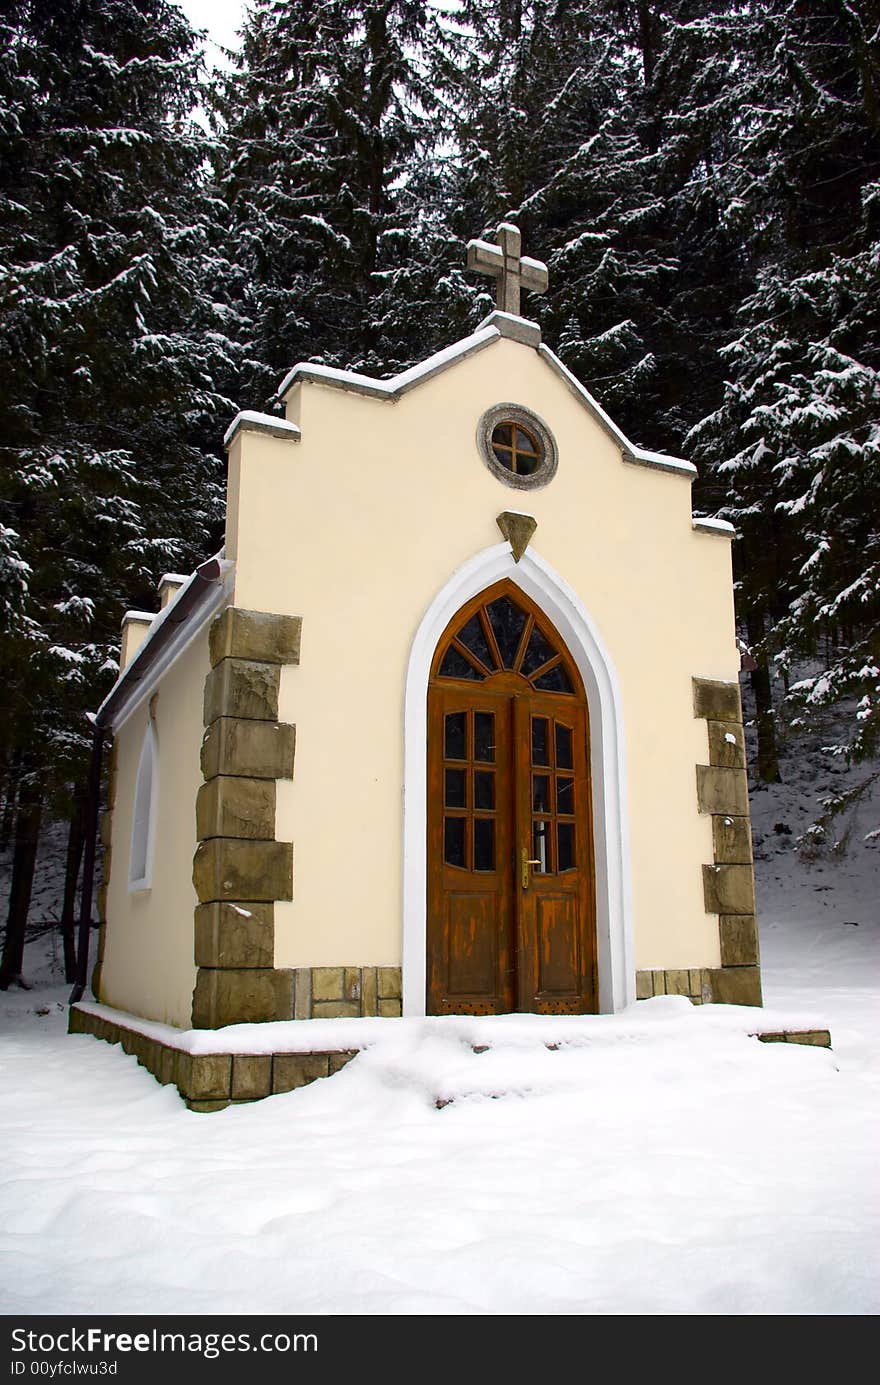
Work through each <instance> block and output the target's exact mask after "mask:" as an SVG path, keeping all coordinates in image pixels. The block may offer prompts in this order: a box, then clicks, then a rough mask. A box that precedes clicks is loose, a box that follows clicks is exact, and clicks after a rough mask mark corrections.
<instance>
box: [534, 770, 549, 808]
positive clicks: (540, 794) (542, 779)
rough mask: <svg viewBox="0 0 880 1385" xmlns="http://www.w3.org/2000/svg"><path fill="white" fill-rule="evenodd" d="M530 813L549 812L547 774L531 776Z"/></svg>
mask: <svg viewBox="0 0 880 1385" xmlns="http://www.w3.org/2000/svg"><path fill="white" fill-rule="evenodd" d="M532 811H533V812H535V813H549V812H550V776H549V774H533V775H532Z"/></svg>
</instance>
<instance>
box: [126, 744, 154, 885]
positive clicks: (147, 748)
mask: <svg viewBox="0 0 880 1385" xmlns="http://www.w3.org/2000/svg"><path fill="white" fill-rule="evenodd" d="M158 803H159V745H158V742H157V740H156V728H155V726H154V724H153V719H152V717H150V719H149V720H148V722H147V729H146V731H145V732H144V739H143V743H142V745H141V754H140V759H139V760H138V768H137V775H136V777H135V784H134V811H133V812H132V815H131V846H130V849H129V855H128V892H129V894H136V893H137V892H138V891H140V890H149V889H150V888H151V886H152V884H153V851H154V848H155V845H156V817H157V812H158Z"/></svg>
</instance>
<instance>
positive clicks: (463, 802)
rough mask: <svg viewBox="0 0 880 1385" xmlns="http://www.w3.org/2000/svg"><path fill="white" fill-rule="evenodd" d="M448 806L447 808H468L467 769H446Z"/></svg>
mask: <svg viewBox="0 0 880 1385" xmlns="http://www.w3.org/2000/svg"><path fill="white" fill-rule="evenodd" d="M445 799H446V807H447V808H466V807H467V771H466V770H463V769H448V770H447V771H446V793H445Z"/></svg>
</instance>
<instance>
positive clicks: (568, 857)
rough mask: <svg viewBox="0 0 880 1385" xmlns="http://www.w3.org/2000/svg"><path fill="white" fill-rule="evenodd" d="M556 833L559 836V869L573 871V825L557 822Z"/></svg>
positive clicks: (571, 823)
mask: <svg viewBox="0 0 880 1385" xmlns="http://www.w3.org/2000/svg"><path fill="white" fill-rule="evenodd" d="M556 831H557V833H558V834H559V869H560V870H574V866H575V860H574V823H573V822H558V823H557V824H556Z"/></svg>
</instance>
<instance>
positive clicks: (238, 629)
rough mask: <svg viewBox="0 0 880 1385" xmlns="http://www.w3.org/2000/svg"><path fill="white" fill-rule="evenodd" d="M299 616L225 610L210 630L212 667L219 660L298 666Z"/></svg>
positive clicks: (230, 608) (232, 608)
mask: <svg viewBox="0 0 880 1385" xmlns="http://www.w3.org/2000/svg"><path fill="white" fill-rule="evenodd" d="M301 634H302V617H301V616H281V615H273V614H272V613H271V612H268V611H246V610H243V609H242V608H241V607H239V606H227V608H226V610H225V611H224V612H223V614H222V615H221V616H219V617H218V618H217V620H215V621H214V624H213V625H212V626H211V629H210V632H209V635H208V641H209V650H210V656H211V664H212V666H213V665H215V664H219V663H220V661H221V659H257V660H259V661H260V662H262V663H267V664H298V663H299V650H300V638H301Z"/></svg>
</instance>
